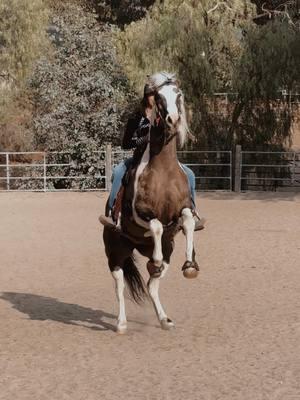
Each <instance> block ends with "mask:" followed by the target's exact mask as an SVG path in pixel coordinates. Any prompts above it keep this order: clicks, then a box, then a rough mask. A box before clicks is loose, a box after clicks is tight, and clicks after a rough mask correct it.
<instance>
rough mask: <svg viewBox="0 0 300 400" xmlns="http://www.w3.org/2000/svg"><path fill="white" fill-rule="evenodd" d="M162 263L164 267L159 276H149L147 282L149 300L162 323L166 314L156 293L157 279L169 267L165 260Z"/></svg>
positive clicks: (165, 319) (157, 289)
mask: <svg viewBox="0 0 300 400" xmlns="http://www.w3.org/2000/svg"><path fill="white" fill-rule="evenodd" d="M163 265H164V269H163V272H162V274H161V276H160V277H159V278H150V279H149V282H148V290H149V294H150V297H151V300H152V302H153V305H154V308H155V312H156V315H157V318H158V319H159V322H160V323H162V322H164V321H165V322H167V321H168V317H167V314H166V313H165V311H164V309H163V306H162V305H161V302H160V299H159V294H158V291H159V281H160V279H161V278H162V277H163V276H164V275H165V273H166V272H167V270H168V268H169V264H167V263H166V262H163ZM169 325H170V327H171V325H172V322H171V321H170V320H169ZM164 327H165V326H164Z"/></svg>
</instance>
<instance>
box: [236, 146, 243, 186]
mask: <svg viewBox="0 0 300 400" xmlns="http://www.w3.org/2000/svg"><path fill="white" fill-rule="evenodd" d="M241 162H242V146H241V145H239V144H238V145H236V147H235V176H234V191H235V192H238V193H239V192H240V191H241Z"/></svg>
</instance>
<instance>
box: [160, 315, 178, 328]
mask: <svg viewBox="0 0 300 400" xmlns="http://www.w3.org/2000/svg"><path fill="white" fill-rule="evenodd" d="M160 326H161V328H162V329H164V330H165V331H169V330H170V329H173V328H175V325H174V322H173V321H172V320H170V319H169V318H164V319H162V320H161V321H160Z"/></svg>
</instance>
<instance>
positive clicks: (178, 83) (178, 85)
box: [175, 78, 181, 88]
mask: <svg viewBox="0 0 300 400" xmlns="http://www.w3.org/2000/svg"><path fill="white" fill-rule="evenodd" d="M175 83H176V85H177V87H179V88H180V86H181V82H180V80H179V79H177V78H176V81H175Z"/></svg>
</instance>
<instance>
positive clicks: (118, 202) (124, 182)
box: [112, 165, 135, 222]
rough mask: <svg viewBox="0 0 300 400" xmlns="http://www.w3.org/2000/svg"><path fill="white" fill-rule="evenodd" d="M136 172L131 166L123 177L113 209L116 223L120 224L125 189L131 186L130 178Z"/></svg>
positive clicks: (113, 217)
mask: <svg viewBox="0 0 300 400" xmlns="http://www.w3.org/2000/svg"><path fill="white" fill-rule="evenodd" d="M134 171H135V166H134V165H130V166H129V167H128V169H127V171H126V173H125V175H124V176H123V179H122V185H121V187H120V189H119V191H118V193H117V196H116V200H115V202H114V205H113V208H112V219H113V220H114V222H118V219H119V216H120V213H121V211H122V206H123V198H124V192H125V187H126V186H127V185H128V184H129V180H130V176H131V175H132V174H133V173H134Z"/></svg>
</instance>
